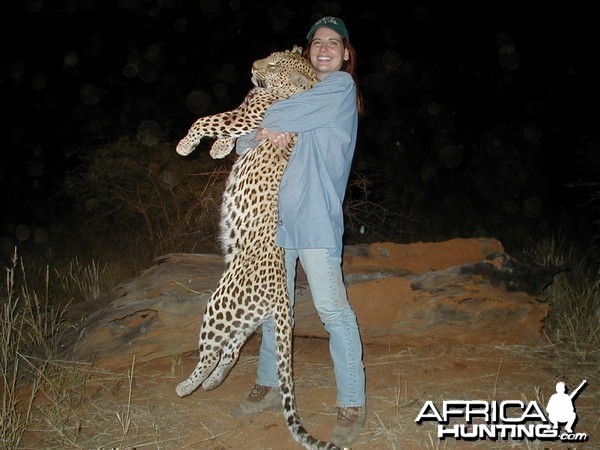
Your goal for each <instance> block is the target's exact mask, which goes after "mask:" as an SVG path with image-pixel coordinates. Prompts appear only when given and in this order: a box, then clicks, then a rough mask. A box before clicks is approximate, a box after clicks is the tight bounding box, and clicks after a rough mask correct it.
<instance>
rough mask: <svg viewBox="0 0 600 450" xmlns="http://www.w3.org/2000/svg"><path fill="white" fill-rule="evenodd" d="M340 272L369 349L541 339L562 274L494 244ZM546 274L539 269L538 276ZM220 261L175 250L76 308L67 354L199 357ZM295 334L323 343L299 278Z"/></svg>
mask: <svg viewBox="0 0 600 450" xmlns="http://www.w3.org/2000/svg"><path fill="white" fill-rule="evenodd" d="M343 267H344V274H345V278H346V284H347V289H348V296H349V299H350V303H351V304H352V307H353V309H354V310H355V312H356V315H357V319H358V322H359V325H360V329H361V335H362V339H363V343H364V344H399V345H404V346H411V347H415V346H422V345H428V344H431V343H433V342H440V341H442V342H446V343H448V344H453V343H470V344H503V343H504V344H517V343H519V344H526V343H531V342H532V341H535V340H537V339H539V338H540V333H541V329H542V327H543V324H544V319H545V318H546V316H547V314H548V305H547V304H546V303H545V302H543V300H542V299H541V298H539V296H538V294H539V293H540V292H541V290H542V289H543V287H545V286H546V285H547V284H548V283H550V282H551V281H552V276H553V275H554V274H555V273H557V272H558V271H560V270H562V269H561V268H541V269H538V270H537V271H535V270H532V269H530V268H527V267H525V266H522V265H520V264H519V263H518V262H516V261H515V260H514V259H512V258H510V257H509V256H508V255H506V254H505V253H504V249H503V248H502V245H501V244H500V242H498V241H497V240H494V239H454V240H451V241H446V242H438V243H414V244H394V243H376V244H371V245H359V246H350V247H347V248H346V249H345V251H344V265H343ZM542 269H543V270H542ZM222 270H223V262H222V258H221V257H220V256H216V255H206V254H169V255H165V256H163V257H160V258H158V259H157V260H156V262H155V264H154V265H153V266H152V267H150V268H149V269H147V270H146V271H144V272H143V273H141V274H140V276H139V277H137V278H136V279H134V280H132V281H130V282H128V283H126V284H124V285H122V286H119V287H117V288H115V289H114V290H113V291H111V292H109V293H107V294H104V295H103V296H101V297H100V298H98V299H96V300H94V301H91V302H87V303H85V304H82V305H79V306H78V307H77V308H73V309H72V310H71V311H70V318H71V319H72V320H75V321H78V322H79V323H78V324H77V326H75V327H74V328H73V329H72V331H71V332H70V333H69V334H68V335H66V336H65V338H64V339H63V343H64V349H65V356H69V357H73V358H75V359H77V360H80V361H91V360H95V362H96V365H98V366H101V367H107V368H108V367H110V368H116V367H124V366H127V365H129V364H130V363H131V360H132V357H133V355H134V354H135V355H136V361H138V362H142V361H148V360H151V359H154V358H159V357H164V356H168V355H178V354H181V353H186V352H190V351H194V350H196V349H197V347H198V330H199V327H200V323H201V321H202V315H203V312H204V307H205V304H206V302H207V300H208V299H209V297H210V295H211V293H212V289H214V287H215V286H216V285H217V281H218V279H219V278H220V276H221V273H222ZM295 321H296V326H295V330H294V333H295V334H296V335H298V336H312V337H323V338H326V337H327V333H326V331H325V330H324V328H323V326H322V324H321V322H320V320H319V318H318V316H317V314H316V312H315V309H314V306H313V305H312V300H311V298H310V290H309V289H308V285H307V283H306V278H305V277H304V275H303V273H302V271H300V272H299V274H298V281H297V292H296V307H295Z"/></svg>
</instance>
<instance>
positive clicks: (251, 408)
mask: <svg viewBox="0 0 600 450" xmlns="http://www.w3.org/2000/svg"><path fill="white" fill-rule="evenodd" d="M279 408H283V407H282V405H281V393H280V392H279V388H273V387H269V386H261V385H260V384H255V385H254V387H253V388H252V391H250V394H249V395H248V398H246V400H244V401H243V402H241V403H239V404H238V405H237V406H236V407H235V408H233V411H232V412H231V415H232V416H233V417H236V418H238V419H248V418H250V417H254V416H256V415H258V414H260V413H261V412H263V411H270V410H277V409H279Z"/></svg>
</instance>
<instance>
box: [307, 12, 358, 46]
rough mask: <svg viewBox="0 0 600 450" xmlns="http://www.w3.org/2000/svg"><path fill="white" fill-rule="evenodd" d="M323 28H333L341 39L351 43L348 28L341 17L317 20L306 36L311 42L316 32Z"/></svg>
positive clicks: (327, 17)
mask: <svg viewBox="0 0 600 450" xmlns="http://www.w3.org/2000/svg"><path fill="white" fill-rule="evenodd" d="M321 27H327V28H331V29H332V30H333V31H335V32H336V33H337V34H339V35H340V36H341V37H343V38H344V39H346V40H347V41H350V34H348V28H346V24H345V23H344V21H343V20H342V19H340V18H339V17H332V16H326V17H323V18H321V19H319V20H317V21H316V22H315V23H314V24H313V26H312V27H311V28H310V31H309V32H308V34H307V35H306V39H308V40H309V41H310V40H311V39H312V37H313V35H314V34H315V31H317V30H318V29H319V28H321Z"/></svg>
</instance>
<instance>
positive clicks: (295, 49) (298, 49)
mask: <svg viewBox="0 0 600 450" xmlns="http://www.w3.org/2000/svg"><path fill="white" fill-rule="evenodd" d="M292 53H298V54H299V55H302V47H300V46H298V45H294V48H293V49H292Z"/></svg>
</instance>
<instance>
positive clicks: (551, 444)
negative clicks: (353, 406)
mask: <svg viewBox="0 0 600 450" xmlns="http://www.w3.org/2000/svg"><path fill="white" fill-rule="evenodd" d="M258 342H259V341H258V337H256V336H253V337H252V338H251V339H250V340H249V342H248V343H247V344H246V346H245V347H244V349H243V352H242V355H241V357H240V360H239V361H238V363H237V365H236V366H235V367H234V369H233V370H232V372H231V373H230V375H229V377H228V378H227V379H226V380H225V381H224V383H223V384H222V385H221V386H219V387H218V388H216V389H214V390H213V391H203V390H202V389H199V390H198V391H196V392H195V393H193V394H192V395H190V396H188V397H186V398H183V399H181V398H179V397H177V395H176V394H175V386H176V385H177V383H178V382H179V381H181V380H182V379H184V378H185V377H187V376H188V375H189V373H190V372H191V370H192V368H193V367H194V365H195V363H196V355H193V354H192V355H186V357H185V358H183V360H178V359H175V358H172V359H167V358H163V359H160V360H155V361H152V362H150V363H146V364H143V365H142V364H138V365H136V364H135V363H134V362H133V361H132V366H131V367H130V368H129V369H128V370H125V371H123V372H120V373H114V372H103V371H98V372H94V373H93V374H91V375H86V376H85V377H83V378H84V379H83V381H82V383H80V387H79V388H78V389H79V394H81V393H82V392H84V394H81V395H80V397H79V401H75V400H74V396H67V397H65V398H66V399H67V400H65V401H67V402H71V403H76V404H77V405H76V406H77V407H76V408H73V409H72V411H74V412H75V413H74V414H71V417H68V418H67V417H64V416H65V414H64V413H63V417H62V420H63V422H64V423H63V424H62V426H57V421H56V420H55V419H53V418H52V417H50V416H51V415H52V412H51V411H49V412H48V413H47V415H46V417H45V418H44V419H39V418H38V419H37V420H38V423H37V424H35V423H34V426H33V428H32V430H33V431H32V432H29V433H27V434H26V439H25V442H24V444H25V446H26V447H27V448H65V447H70V448H137V449H145V448H164V449H293V448H301V447H300V446H299V445H298V444H296V443H295V442H294V441H293V440H292V438H291V436H290V434H289V432H288V430H287V428H286V426H285V423H284V419H283V415H282V414H281V413H280V412H265V413H263V414H261V415H259V416H258V417H256V418H254V419H251V420H238V419H235V418H233V417H232V416H231V415H230V411H231V410H232V408H233V407H234V406H235V405H236V403H237V402H238V401H240V400H241V399H243V398H244V397H245V396H246V395H247V393H248V392H249V390H250V388H251V386H252V385H253V383H254V380H255V371H256V363H257V356H256V355H257V349H258ZM294 352H295V356H294V370H295V382H296V397H297V405H298V408H299V412H300V417H301V419H302V421H303V424H304V426H305V427H306V429H307V430H308V431H309V432H310V433H311V434H312V435H313V436H315V437H317V438H320V439H327V438H328V437H329V434H330V432H331V428H332V426H333V423H334V421H335V395H336V390H335V383H334V379H333V373H332V369H331V365H330V359H329V352H328V342H327V340H324V339H314V338H313V339H308V338H296V339H295V344H294ZM572 361H573V359H572V358H570V357H569V355H559V354H557V353H556V351H555V350H554V348H553V347H552V346H551V345H549V344H548V345H544V343H540V345H539V346H535V347H522V346H502V345H499V346H479V347H473V346H460V347H445V346H444V345H443V343H440V345H439V346H429V347H428V348H418V349H416V348H401V347H391V346H390V347H388V346H381V345H369V346H366V347H365V349H364V362H365V367H366V374H367V396H368V400H367V402H368V403H367V404H368V415H367V422H366V425H365V427H364V429H363V431H362V433H361V435H360V438H359V441H358V442H357V444H356V445H355V446H354V447H353V448H355V449H357V450H358V449H400V448H402V449H438V448H440V449H445V448H449V449H460V448H472V447H477V448H514V447H517V448H518V447H522V448H565V449H566V448H582V449H583V448H590V449H591V448H599V445H600V441H599V440H598V433H599V431H600V430H599V419H598V412H599V410H600V409H599V405H600V396H599V390H598V385H599V383H600V380H599V377H598V362H597V361H591V362H589V363H588V364H574V363H573V362H572ZM82 373H83V372H82ZM582 379H587V382H588V384H587V385H586V386H585V388H584V389H583V390H582V391H581V392H580V394H579V395H578V396H577V397H576V401H575V406H576V411H577V414H578V418H579V420H578V423H577V425H576V428H575V431H576V432H578V433H586V434H587V436H588V440H587V441H586V442H577V443H561V442H559V441H540V440H532V441H527V442H521V441H517V440H510V439H498V440H496V441H494V440H489V439H487V440H474V441H466V440H457V439H455V438H446V439H444V440H439V439H438V438H437V426H436V424H435V423H433V422H424V423H422V424H420V425H419V424H416V423H415V418H416V417H417V415H418V414H419V411H420V410H421V408H422V407H423V405H424V403H425V402H426V401H427V400H432V401H433V402H434V404H435V405H436V406H438V405H439V407H440V408H441V402H442V401H443V400H485V401H490V400H497V401H501V400H521V401H523V402H525V403H526V404H527V403H528V402H530V401H536V402H537V403H538V404H539V405H540V406H545V405H546V403H547V401H548V399H549V397H550V395H552V394H553V393H554V391H555V384H556V382H557V381H564V382H565V383H566V384H567V388H568V389H574V388H575V387H576V386H577V385H578V384H579V383H580V382H581V381H582ZM57 403H58V402H56V403H55V405H54V407H53V408H55V409H56V408H57V407H58V405H57ZM65 407H66V406H65ZM57 414H58V413H57ZM34 422H35V421H34ZM463 423H464V422H463ZM61 427H62V429H60V430H58V429H59V428H61ZM59 435H60V436H59Z"/></svg>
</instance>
